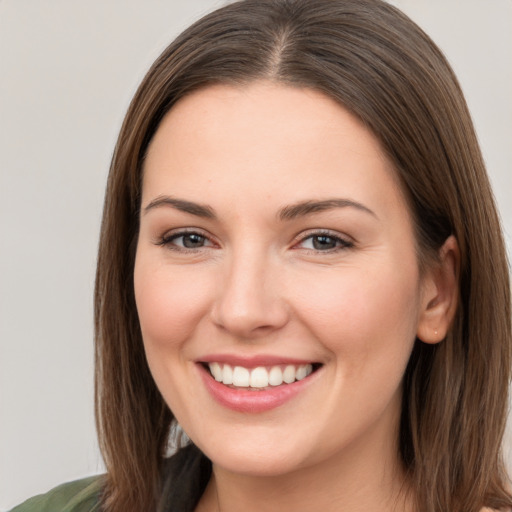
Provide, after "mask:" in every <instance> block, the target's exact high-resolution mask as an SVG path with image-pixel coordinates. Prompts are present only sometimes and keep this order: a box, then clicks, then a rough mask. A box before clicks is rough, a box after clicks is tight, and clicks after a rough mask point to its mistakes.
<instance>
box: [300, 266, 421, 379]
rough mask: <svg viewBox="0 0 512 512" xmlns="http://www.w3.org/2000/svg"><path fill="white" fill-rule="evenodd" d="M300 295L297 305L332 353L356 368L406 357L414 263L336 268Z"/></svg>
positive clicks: (412, 323)
mask: <svg viewBox="0 0 512 512" xmlns="http://www.w3.org/2000/svg"><path fill="white" fill-rule="evenodd" d="M304 290H307V294H302V295H298V299H297V308H296V310H297V311H302V313H301V314H302V315H303V320H304V322H307V323H308V324H309V325H310V328H311V330H312V331H313V332H314V333H315V335H316V337H317V338H318V339H320V340H321V341H322V344H323V345H324V346H326V348H328V349H329V350H330V351H331V352H332V353H333V355H334V356H335V357H336V358H338V359H340V360H341V361H343V364H345V363H348V362H350V363H351V366H350V368H347V371H349V370H350V371H357V368H360V367H362V366H363V365H366V364H367V363H368V362H369V361H374V362H375V364H379V362H380V363H382V362H384V361H390V360H391V359H395V360H396V359H397V358H399V359H400V360H401V362H402V363H403V364H405V363H406V362H407V360H408V357H409V354H410V350H411V348H412V344H413V341H414V339H415V334H416V326H417V322H418V307H419V288H418V276H417V271H416V265H415V264H414V265H410V266H409V268H406V267H398V268H397V266H392V265H390V266H387V267H386V266H384V265H380V266H378V267H375V268H373V269H372V271H371V272H368V271H367V270H366V271H365V272H364V273H363V272H361V271H359V270H358V269H356V268H344V269H336V270H335V271H334V272H333V273H332V275H326V276H324V277H323V278H321V279H319V278H318V276H316V279H312V280H311V282H310V283H308V284H307V286H305V287H304ZM306 315H307V318H306Z"/></svg>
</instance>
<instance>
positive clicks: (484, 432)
mask: <svg viewBox="0 0 512 512" xmlns="http://www.w3.org/2000/svg"><path fill="white" fill-rule="evenodd" d="M257 79H268V80H273V81H276V82H280V83H284V84H288V85H291V86H297V87H309V88H313V89H315V90H318V91H321V92H323V93H324V94H326V95H327V96H329V97H331V98H334V99H335V100H336V101H338V102H340V103H341V104H342V105H344V106H345V107H346V108H347V109H349V110H350V111H351V112H352V113H353V114H355V115H356V116H357V117H359V118H360V119H361V120H362V121H363V122H364V123H365V124H366V126H367V127H368V128H369V129H370V130H371V131H372V132H373V133H374V134H375V135H376V136H377V137H378V139H380V141H381V144H382V146H383V147H384V149H385V151H386V152H387V153H388V156H389V158H390V159H391V161H392V162H393V163H394V166H395V169H396V172H397V174H398V176H399V177H400V179H401V181H402V184H403V189H404V191H405V193H406V195H408V198H409V201H410V207H411V210H412V214H413V217H414V220H415V224H416V231H417V243H418V253H419V255H420V259H419V261H420V265H427V264H432V261H434V260H435V254H436V252H437V251H438V249H439V248H440V246H441V245H442V244H443V242H444V241H445V239H446V238H447V237H448V236H449V235H450V234H453V235H454V236H455V237H456V239H457V240H458V244H459V247H460V301H459V307H458V310H457V313H456V317H455V320H454V323H453V326H452V328H451V330H450V332H449V334H448V336H447V338H446V339H445V340H444V341H443V342H442V343H439V344H437V345H427V344H424V343H422V342H421V341H419V340H417V341H416V344H415V347H414V349H413V353H412V356H411V359H410V362H409V365H408V368H407V371H406V374H405V377H404V394H403V407H402V418H401V425H400V456H401V458H402V460H403V462H404V465H405V467H406V469H407V471H408V474H409V476H410V478H411V481H412V482H413V488H414V489H415V493H416V499H417V504H418V509H419V510H421V511H422V512H439V511H448V510H449V511H450V512H471V511H477V510H479V509H480V508H481V507H482V506H484V505H486V506H489V507H492V508H500V507H510V506H512V499H511V496H510V494H509V493H508V491H507V490H506V485H507V482H506V474H505V471H504V469H503V464H502V460H501V451H500V446H501V440H502V436H503V431H504V426H505V421H506V413H507V404H508V383H509V378H510V363H511V312H510V289H509V274H508V267H507V261H506V254H505V249H504V243H503V240H502V235H501V231H500V225H499V220H498V215H497V212H496V208H495V205H494V201H493V196H492V192H491V190H490V186H489V182H488V178H487V176H486V172H485V168H484V164H483V161H482V156H481V153H480V150H479V147H478V143H477V139H476V136H475V133H474V129H473V125H472V122H471V118H470V115H469V113H468V109H467V106H466V103H465V101H464V98H463V95H462V92H461V90H460V87H459V85H458V83H457V80H456V78H455V76H454V74H453V72H452V70H451V68H450V67H449V65H448V63H447V62H446V60H445V58H444V57H443V55H442V53H441V52H440V50H439V49H438V48H437V47H436V46H435V45H434V43H433V42H432V41H431V40H430V39H429V38H428V36H427V35H426V34H425V33H424V32H423V31H422V30H421V29H420V28H419V27H417V26H416V25H415V24H414V23H413V22H412V21H411V20H409V19H408V18H407V17H406V16H405V15H403V14H402V13H401V12H400V11H398V10H397V9H396V8H394V7H391V6H390V5H388V4H386V3H384V2H382V1H380V0H315V1H308V0H246V1H242V2H236V3H233V4H230V5H228V6H226V7H223V8H221V9H219V10H217V11H215V12H213V13H211V14H210V15H208V16H205V17H204V18H202V19H201V20H200V21H198V22H197V23H195V24H194V25H193V26H191V27H190V28H189V29H187V30H186V31H185V32H184V33H183V34H181V36H179V37H178V38H177V39H176V40H175V41H174V42H173V43H172V44H171V45H170V46H169V47H168V48H167V49H166V50H165V51H164V53H163V54H162V55H161V56H160V57H159V58H158V60H157V61H156V62H155V63H154V65H153V66H152V68H151V69H150V71H149V72H148V74H147V75H146V77H145V78H144V80H143V82H142V84H141V85H140V87H139V89H138V91H137V93H136V95H135V97H134V99H133V101H132V103H131V105H130V108H129V110H128V113H127V115H126V118H125V121H124V124H123V126H122V129H121V133H120V135H119V139H118V143H117V146H116V149H115V152H114V156H113V160H112V165H111V169H110V175H109V179H108V186H107V192H106V199H105V209H104V215H103V223H102V230H101V240H100V248H99V258H98V268H97V277H96V292H95V301H96V302H95V314H96V368H97V373H96V416H97V428H98V433H99V439H100V445H101V449H102V453H103V456H104V459H105V463H106V466H107V470H108V475H107V484H106V488H105V493H104V506H105V509H106V510H109V511H127V510H134V511H135V510H145V511H151V510H156V508H157V506H158V505H157V504H158V502H159V501H160V502H163V501H162V500H165V499H166V498H165V496H163V495H164V494H166V493H167V494H168V495H172V492H173V491H172V487H173V485H174V487H176V486H181V487H182V488H183V489H185V495H187V496H188V497H187V498H186V499H185V502H187V503H188V504H182V505H180V507H182V508H180V509H179V510H180V512H183V511H184V510H193V507H194V505H195V503H196V502H197V500H198V498H199V497H200V496H199V495H200V493H201V489H202V488H203V487H204V482H205V481H206V480H207V478H208V470H207V469H205V465H204V464H203V465H202V466H201V464H199V466H198V465H197V464H196V462H197V460H198V459H197V453H196V455H195V457H196V458H195V459H194V455H193V452H192V451H189V452H187V453H188V454H189V455H187V456H182V458H181V459H180V463H179V464H178V465H177V464H174V467H175V469H173V470H172V471H171V473H172V472H173V477H172V478H174V479H175V482H174V483H173V482H171V483H170V484H169V482H167V487H166V489H167V490H166V491H165V492H163V491H162V485H163V484H162V482H161V474H162V468H163V464H164V460H165V452H166V446H167V443H168V439H169V435H170V432H171V429H172V425H173V421H172V420H173V415H172V412H171V411H170V410H169V409H168V407H167V406H166V404H165V403H164V401H163V399H162V397H161V396H160V393H159V392H158V390H157V388H156V386H155V384H154V382H153V379H152V377H151V374H150V372H149V369H148V365H147V363H146V360H145V355H144V350H143V344H142V339H141V333H140V328H139V324H138V318H137V311H136V307H135V301H134V291H133V266H134V256H135V248H136V243H137V230H138V209H139V202H140V195H141V173H142V166H143V162H144V156H145V152H146V150H147V147H148V144H149V142H150V140H151V138H152V137H153V135H154V133H155V131H156V130H157V128H158V126H159V123H160V121H161V120H162V118H163V117H164V115H165V114H166V112H168V111H169V109H171V108H172V106H173V105H174V104H175V103H176V102H177V101H178V100H179V99H180V98H182V97H183V96H184V95H186V94H189V93H191V92H192V91H194V90H197V89H199V88H201V87H205V86H207V85H209V84H214V83H229V84H237V85H243V84H246V83H249V82H251V81H253V80H257ZM183 453H185V452H183ZM175 460H177V459H175ZM176 466H179V467H176ZM187 468H188V469H187ZM198 473H201V474H202V477H201V478H202V480H201V478H199V477H198ZM198 478H199V480H200V482H202V483H200V484H198V483H197V482H198ZM169 485H170V488H169ZM169 489H171V490H169ZM187 500H188V501H187ZM171 501H172V500H171ZM175 506H176V505H175ZM175 510H177V508H175Z"/></svg>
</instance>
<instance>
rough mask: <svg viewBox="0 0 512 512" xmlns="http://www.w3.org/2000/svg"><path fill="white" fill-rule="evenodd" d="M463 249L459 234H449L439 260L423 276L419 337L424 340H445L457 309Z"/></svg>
mask: <svg viewBox="0 0 512 512" xmlns="http://www.w3.org/2000/svg"><path fill="white" fill-rule="evenodd" d="M459 268H460V252H459V246H458V243H457V240H456V238H455V237H454V236H453V235H452V236H449V237H448V238H447V239H446V241H445V243H444V244H443V246H442V247H441V249H439V262H438V263H437V264H434V265H433V266H432V267H431V268H429V269H428V270H427V272H426V274H425V276H424V278H423V283H422V284H423V286H422V298H421V309H420V314H419V320H418V329H417V333H416V335H417V337H418V338H419V339H420V340H421V341H423V342H425V343H431V344H433V343H439V342H440V341H442V340H443V339H444V338H445V337H446V334H447V333H448V330H449V328H450V325H451V323H452V321H453V318H454V316H455V312H456V311H457V305H458V296H459Z"/></svg>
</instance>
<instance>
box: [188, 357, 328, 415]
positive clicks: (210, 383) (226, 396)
mask: <svg viewBox="0 0 512 512" xmlns="http://www.w3.org/2000/svg"><path fill="white" fill-rule="evenodd" d="M197 363H198V364H197V367H198V369H199V371H200V374H201V377H202V379H203V382H204V384H205V386H206V389H207V390H208V391H209V393H210V394H211V395H212V397H213V398H214V399H215V401H216V402H217V403H219V404H220V405H222V406H224V407H227V408H228V409H231V410H234V411H237V412H244V413H260V412H265V411H269V410H272V409H274V408H276V407H279V406H281V405H283V404H284V403H286V402H288V401H289V400H291V399H292V398H293V397H295V396H298V395H300V394H301V393H304V392H305V391H306V388H307V387H308V386H309V385H310V384H312V383H313V382H314V381H315V380H316V376H317V374H318V373H320V372H318V371H317V370H319V369H320V368H321V366H322V365H321V364H319V363H314V362H307V361H298V360H291V359H288V360H283V359H278V358H275V357H270V358H266V357H253V358H248V359H246V358H238V357H230V356H211V357H208V358H206V359H203V360H201V361H197Z"/></svg>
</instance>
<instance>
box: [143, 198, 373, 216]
mask: <svg viewBox="0 0 512 512" xmlns="http://www.w3.org/2000/svg"><path fill="white" fill-rule="evenodd" d="M163 206H170V207H172V208H175V209H176V210H180V211H182V212H185V213H189V214H191V215H195V216H197V217H203V218H205V219H216V218H217V216H216V215H215V211H214V209H213V208H212V207H211V206H208V205H206V204H200V203H194V202H192V201H187V200H185V199H178V198H176V197H171V196H158V197H157V198H155V199H153V200H152V201H151V202H150V203H149V204H148V205H147V206H146V207H145V208H144V213H147V212H148V211H150V210H153V209H155V208H160V207H163ZM347 207H352V208H356V209H358V210H360V211H362V212H365V213H368V214H370V215H372V216H373V217H375V218H377V215H376V214H375V213H374V212H373V211H372V210H370V209H369V208H367V207H366V206H364V205H363V204H361V203H358V202H357V201H353V200H351V199H339V198H335V199H324V200H321V201H314V200H310V201H301V202H299V203H295V204H292V205H289V206H285V207H283V208H281V209H280V210H279V212H278V213H277V217H278V218H279V219H280V220H283V221H285V220H292V219H295V218H297V217H304V216H306V215H311V214H312V213H318V212H323V211H325V210H332V209H334V208H347Z"/></svg>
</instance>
